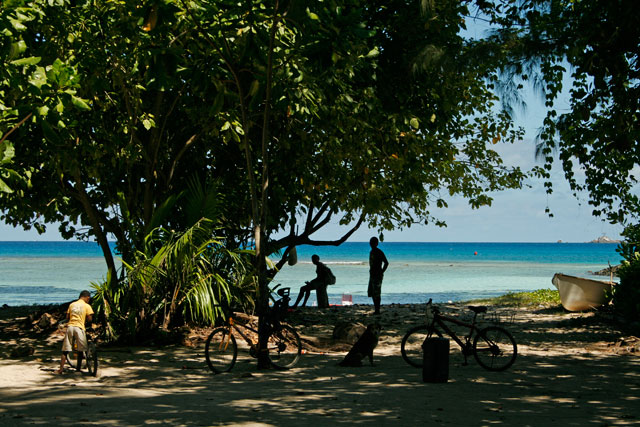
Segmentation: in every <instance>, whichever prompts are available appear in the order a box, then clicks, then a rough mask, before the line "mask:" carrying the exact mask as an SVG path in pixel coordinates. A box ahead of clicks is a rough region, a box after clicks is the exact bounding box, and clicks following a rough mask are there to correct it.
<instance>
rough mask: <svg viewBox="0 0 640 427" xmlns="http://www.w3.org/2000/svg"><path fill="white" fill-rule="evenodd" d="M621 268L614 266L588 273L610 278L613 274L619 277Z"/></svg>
mask: <svg viewBox="0 0 640 427" xmlns="http://www.w3.org/2000/svg"><path fill="white" fill-rule="evenodd" d="M619 268H620V265H612V266H611V267H607V268H605V269H602V270H600V271H589V272H588V273H590V274H593V275H595V276H609V275H610V274H611V273H613V275H614V276H616V277H617V276H618V269H619Z"/></svg>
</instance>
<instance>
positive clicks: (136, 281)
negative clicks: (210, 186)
mask: <svg viewBox="0 0 640 427" xmlns="http://www.w3.org/2000/svg"><path fill="white" fill-rule="evenodd" d="M215 231H216V229H215V227H214V222H213V221H212V220H210V219H204V218H203V219H201V220H200V221H198V222H196V224H195V225H193V226H192V227H190V228H189V229H187V230H186V231H184V232H173V231H170V230H166V229H164V228H157V229H155V230H153V231H152V232H151V233H150V234H149V235H148V236H147V238H146V239H145V245H144V248H143V249H142V250H139V251H137V252H136V254H135V262H134V263H133V264H127V263H124V266H125V268H126V270H127V280H126V281H123V282H122V283H121V284H119V285H113V284H112V285H108V284H104V285H102V286H100V287H98V288H97V291H98V292H97V297H98V300H100V301H102V304H101V308H103V309H104V313H105V314H106V315H107V316H110V317H111V319H110V320H111V322H110V323H111V324H112V325H113V327H114V328H115V330H116V334H117V335H120V336H122V335H126V336H129V337H140V335H147V334H148V333H153V332H154V331H155V330H157V329H158V328H163V329H168V328H170V327H172V326H176V325H181V324H183V323H184V322H186V321H191V322H196V323H200V324H212V323H214V322H215V320H216V318H218V317H219V316H221V315H222V309H223V307H229V306H231V305H251V304H252V298H251V295H252V294H253V293H254V292H252V291H251V289H252V287H253V285H252V281H251V279H250V278H249V279H247V277H248V272H247V270H246V269H245V265H247V264H246V261H245V258H247V259H248V253H247V251H242V250H236V251H233V250H229V249H227V248H226V247H225V244H224V241H223V240H221V239H219V238H215V237H212V236H214V233H215ZM105 301H109V302H110V305H109V306H108V305H107V304H105Z"/></svg>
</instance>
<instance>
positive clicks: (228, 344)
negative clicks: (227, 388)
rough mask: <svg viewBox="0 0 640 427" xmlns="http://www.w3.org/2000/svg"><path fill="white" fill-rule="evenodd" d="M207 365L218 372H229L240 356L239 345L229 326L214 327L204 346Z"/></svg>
mask: <svg viewBox="0 0 640 427" xmlns="http://www.w3.org/2000/svg"><path fill="white" fill-rule="evenodd" d="M204 355H205V357H206V359H207V365H209V368H211V370H212V371H213V372H215V373H216V374H219V373H222V372H229V371H230V370H231V368H233V365H235V363H236V358H237V357H238V345H237V344H236V338H235V337H234V336H233V334H230V333H229V330H228V329H227V328H218V329H214V330H213V332H211V334H210V335H209V337H208V338H207V343H206V345H205V347H204Z"/></svg>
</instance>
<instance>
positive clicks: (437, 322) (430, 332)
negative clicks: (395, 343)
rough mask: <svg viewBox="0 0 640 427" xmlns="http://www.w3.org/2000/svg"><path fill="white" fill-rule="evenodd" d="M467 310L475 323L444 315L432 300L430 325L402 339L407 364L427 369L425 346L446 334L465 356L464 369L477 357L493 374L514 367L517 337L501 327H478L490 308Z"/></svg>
mask: <svg viewBox="0 0 640 427" xmlns="http://www.w3.org/2000/svg"><path fill="white" fill-rule="evenodd" d="M467 308H468V309H469V310H471V311H472V312H473V320H472V321H471V323H467V322H463V321H461V320H458V319H456V318H454V317H450V316H445V315H443V314H441V313H440V309H439V308H438V307H437V306H435V305H433V303H432V301H431V299H429V302H428V303H427V321H426V323H425V324H424V325H419V326H415V327H413V328H411V329H410V330H409V331H408V332H407V333H406V334H405V336H404V337H403V338H402V343H401V345H400V351H401V353H402V358H403V359H404V360H405V362H407V363H408V364H409V365H411V366H414V367H416V368H421V367H422V365H423V352H422V344H423V343H424V342H425V341H426V340H427V339H428V338H430V337H432V336H438V337H442V332H441V331H444V332H445V333H446V334H447V335H449V336H450V337H451V338H452V339H453V340H454V341H455V342H456V343H457V344H458V345H459V346H460V349H461V350H462V355H463V356H464V365H466V364H467V357H468V356H470V355H473V357H474V358H475V359H476V361H477V362H478V364H479V365H480V366H482V367H483V368H484V369H487V370H489V371H504V370H505V369H507V368H509V367H510V366H511V365H513V362H515V360H516V356H517V354H518V347H517V344H516V341H515V339H514V338H513V336H512V335H511V334H510V333H509V332H508V331H507V330H506V329H504V328H502V327H500V326H487V327H486V328H479V327H478V325H477V323H476V319H477V317H478V314H480V313H486V312H487V307H485V306H468V307H467ZM447 323H449V324H454V325H458V326H460V327H462V328H463V329H468V330H469V333H468V334H467V335H466V336H462V337H459V336H458V335H457V334H456V332H455V331H454V330H453V329H451V327H450V326H448V325H447Z"/></svg>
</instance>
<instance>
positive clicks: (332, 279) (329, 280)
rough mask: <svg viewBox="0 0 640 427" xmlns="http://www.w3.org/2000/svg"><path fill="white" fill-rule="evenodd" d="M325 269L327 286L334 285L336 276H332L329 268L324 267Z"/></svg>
mask: <svg viewBox="0 0 640 427" xmlns="http://www.w3.org/2000/svg"><path fill="white" fill-rule="evenodd" d="M325 267H326V266H325ZM326 269H327V285H335V284H336V276H334V275H333V272H332V271H331V270H330V269H329V267H326Z"/></svg>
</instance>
